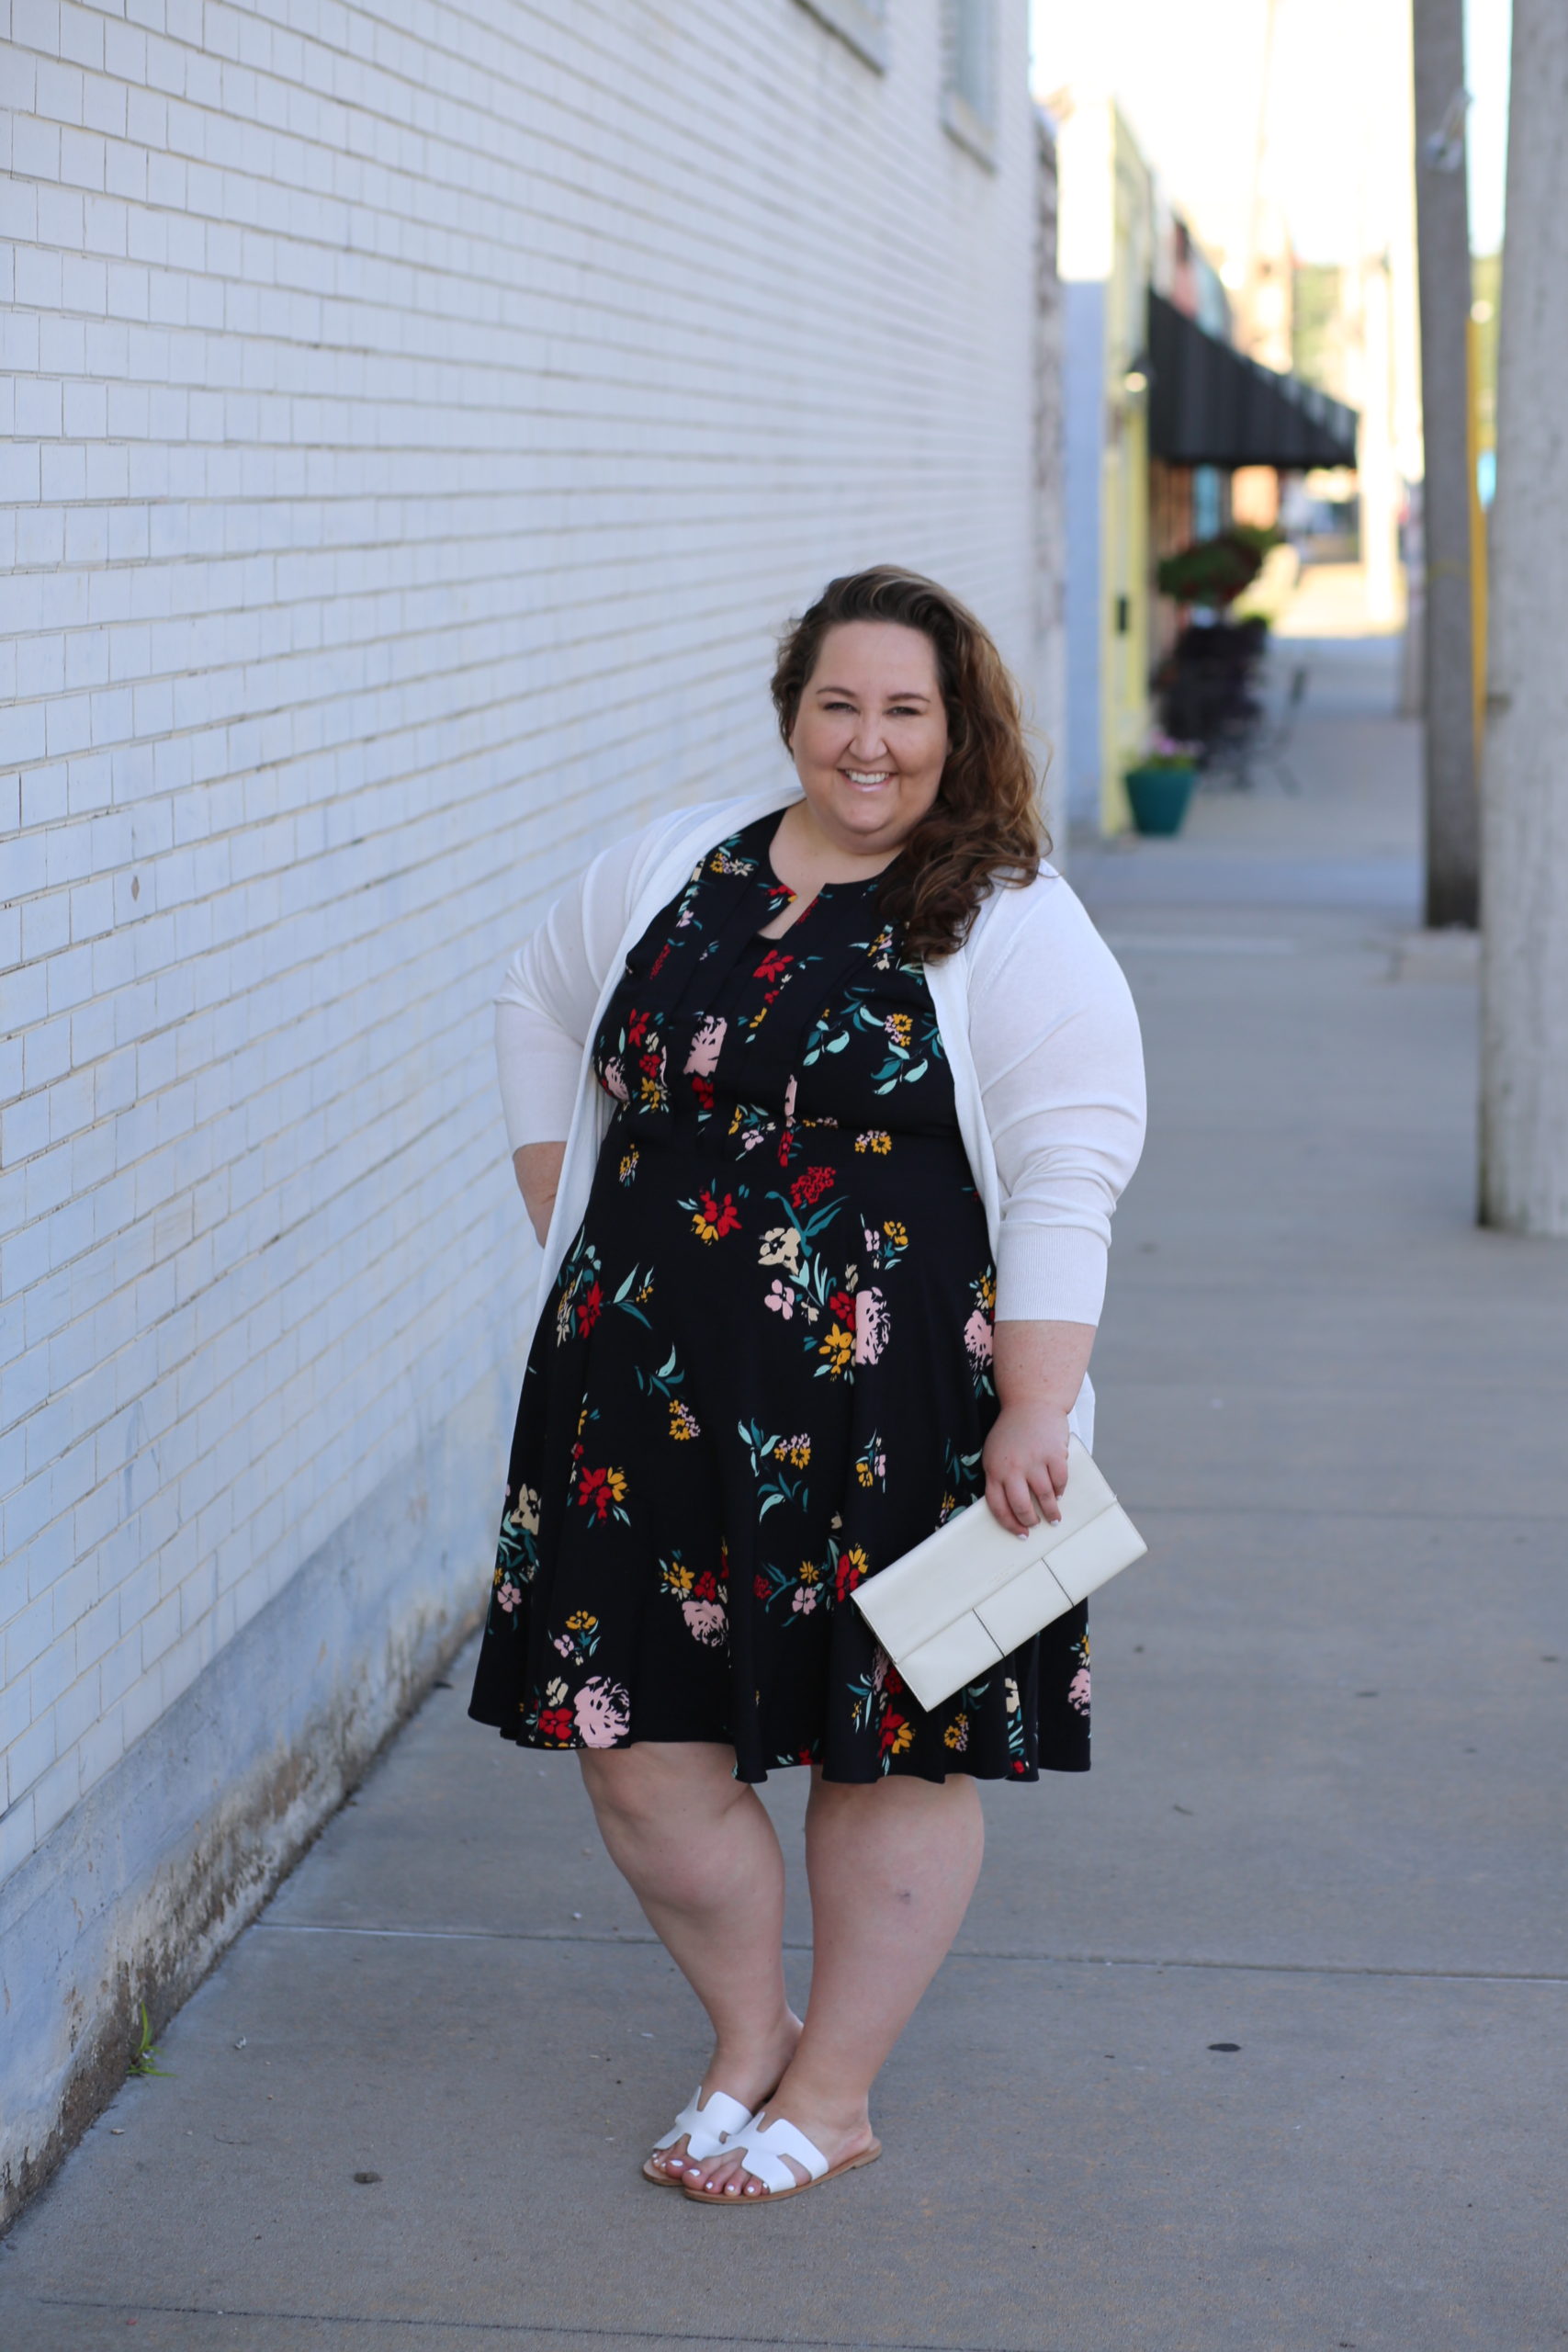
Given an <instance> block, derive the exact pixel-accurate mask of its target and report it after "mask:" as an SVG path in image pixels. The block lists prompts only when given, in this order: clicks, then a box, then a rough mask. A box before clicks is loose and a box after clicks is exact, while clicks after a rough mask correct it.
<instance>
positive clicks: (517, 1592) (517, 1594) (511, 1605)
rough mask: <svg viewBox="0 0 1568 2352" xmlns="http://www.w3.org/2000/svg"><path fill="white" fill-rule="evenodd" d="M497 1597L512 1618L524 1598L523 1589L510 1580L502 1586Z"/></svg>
mask: <svg viewBox="0 0 1568 2352" xmlns="http://www.w3.org/2000/svg"><path fill="white" fill-rule="evenodd" d="M495 1597H496V1599H497V1600H499V1601H500V1603H501V1605H502V1608H503V1609H504V1610H505V1611H506V1613H507V1615H508V1616H509V1617H510V1616H511V1614H512V1612H513V1610H514V1609H515V1608H516V1606H517V1604H518V1602H519V1601H520V1600H522V1598H523V1588H522V1586H521V1585H516V1584H513V1582H512V1581H511V1579H510V1578H508V1580H507V1581H506V1583H505V1584H503V1585H502V1586H501V1588H500V1589H499V1590H498V1591H497V1593H496V1596H495Z"/></svg>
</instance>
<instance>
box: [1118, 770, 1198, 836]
mask: <svg viewBox="0 0 1568 2352" xmlns="http://www.w3.org/2000/svg"><path fill="white" fill-rule="evenodd" d="M1197 774H1198V771H1197V768H1196V767H1195V766H1191V767H1158V768H1129V769H1128V771H1127V775H1126V778H1125V782H1126V786H1127V797H1128V799H1129V800H1130V801H1131V802H1132V804H1133V822H1134V825H1136V827H1137V829H1138V831H1139V832H1141V833H1179V831H1181V826H1182V820H1183V819H1184V818H1185V817H1186V814H1187V804H1188V802H1189V801H1190V799H1191V797H1192V785H1193V781H1194V779H1195V777H1196V775H1197Z"/></svg>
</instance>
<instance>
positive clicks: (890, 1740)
mask: <svg viewBox="0 0 1568 2352" xmlns="http://www.w3.org/2000/svg"><path fill="white" fill-rule="evenodd" d="M903 1728H904V1718H903V1716H902V1715H896V1714H895V1713H894V1712H893V1710H892V1708H891V1707H889V1708H888V1710H887V1713H886V1714H885V1715H884V1716H883V1718H882V1754H883V1755H884V1756H886V1754H887V1753H888V1752H889V1750H890V1749H892V1748H895V1747H897V1745H898V1735H899V1733H900V1732H901V1731H902V1730H903ZM905 1745H906V1746H908V1742H906V1743H905Z"/></svg>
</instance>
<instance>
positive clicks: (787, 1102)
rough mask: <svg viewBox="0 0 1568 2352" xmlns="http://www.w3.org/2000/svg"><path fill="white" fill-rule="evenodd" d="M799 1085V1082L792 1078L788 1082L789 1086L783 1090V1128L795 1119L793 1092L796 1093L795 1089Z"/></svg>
mask: <svg viewBox="0 0 1568 2352" xmlns="http://www.w3.org/2000/svg"><path fill="white" fill-rule="evenodd" d="M799 1083H800V1081H799V1080H798V1079H794V1078H792V1079H791V1080H790V1081H789V1084H788V1085H787V1086H786V1087H785V1088H784V1125H785V1126H786V1127H787V1126H788V1125H789V1124H790V1122H791V1120H792V1119H793V1118H794V1117H795V1091H796V1089H797V1087H798V1086H799Z"/></svg>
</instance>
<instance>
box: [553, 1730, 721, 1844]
mask: <svg viewBox="0 0 1568 2352" xmlns="http://www.w3.org/2000/svg"><path fill="white" fill-rule="evenodd" d="M578 1760H579V1762H580V1763H581V1768H582V1781H583V1786H584V1787H585V1788H586V1789H587V1791H588V1795H589V1801H590V1803H591V1804H592V1807H593V1811H594V1814H595V1815H596V1816H597V1818H598V1821H599V1825H600V1827H601V1828H602V1829H603V1830H604V1832H605V1834H606V1835H609V1834H610V1833H611V1831H612V1830H615V1829H619V1830H621V1831H623V1832H628V1833H631V1834H633V1835H635V1834H637V1832H639V1831H646V1830H649V1829H667V1828H669V1827H670V1826H671V1825H672V1824H674V1823H676V1822H682V1821H684V1822H695V1821H698V1820H711V1819H713V1818H714V1817H715V1816H716V1815H719V1814H722V1813H723V1812H725V1811H727V1810H728V1807H729V1806H730V1805H731V1804H734V1803H735V1802H736V1801H737V1799H738V1798H741V1797H744V1796H745V1795H746V1794H747V1791H746V1789H745V1787H744V1785H743V1784H742V1783H741V1782H740V1781H737V1780H736V1779H735V1776H734V1764H735V1758H734V1754H733V1752H732V1751H731V1750H730V1749H729V1748H728V1747H710V1746H709V1745H707V1744H706V1743H705V1742H699V1741H693V1742H691V1743H689V1744H688V1743H685V1742H682V1743H681V1744H679V1745H676V1744H673V1743H666V1742H664V1741H660V1740H637V1741H634V1742H633V1744H632V1746H631V1747H606V1748H581V1749H580V1750H579V1752H578Z"/></svg>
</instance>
